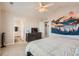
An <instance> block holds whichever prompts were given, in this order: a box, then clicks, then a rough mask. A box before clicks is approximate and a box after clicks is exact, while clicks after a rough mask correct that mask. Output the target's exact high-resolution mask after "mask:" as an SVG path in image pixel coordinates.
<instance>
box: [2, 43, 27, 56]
mask: <svg viewBox="0 0 79 59" xmlns="http://www.w3.org/2000/svg"><path fill="white" fill-rule="evenodd" d="M26 45H27V44H26V43H18V44H17V43H16V44H14V45H8V46H6V47H5V48H2V49H1V55H2V56H25V48H26Z"/></svg>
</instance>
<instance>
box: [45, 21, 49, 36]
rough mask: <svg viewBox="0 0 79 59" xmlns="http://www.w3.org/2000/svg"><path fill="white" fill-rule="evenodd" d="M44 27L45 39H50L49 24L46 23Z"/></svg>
mask: <svg viewBox="0 0 79 59" xmlns="http://www.w3.org/2000/svg"><path fill="white" fill-rule="evenodd" d="M44 26H45V37H48V28H49V26H48V22H45V23H44Z"/></svg>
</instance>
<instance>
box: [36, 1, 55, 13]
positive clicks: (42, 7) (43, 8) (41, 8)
mask: <svg viewBox="0 0 79 59" xmlns="http://www.w3.org/2000/svg"><path fill="white" fill-rule="evenodd" d="M38 5H39V6H38V7H37V8H36V9H37V10H38V11H39V12H46V11H48V7H50V6H52V5H53V4H45V3H44V2H40V3H39V4H38Z"/></svg>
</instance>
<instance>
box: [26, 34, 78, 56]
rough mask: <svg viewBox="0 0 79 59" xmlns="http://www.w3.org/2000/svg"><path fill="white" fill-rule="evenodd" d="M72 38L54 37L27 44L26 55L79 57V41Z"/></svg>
mask: <svg viewBox="0 0 79 59" xmlns="http://www.w3.org/2000/svg"><path fill="white" fill-rule="evenodd" d="M72 37H73V36H72ZM72 37H69V36H63V35H52V36H51V37H48V38H44V39H40V40H35V41H32V42H30V43H28V44H27V46H26V49H25V55H28V54H29V55H33V56H78V55H79V39H78V38H75V37H74V38H72Z"/></svg>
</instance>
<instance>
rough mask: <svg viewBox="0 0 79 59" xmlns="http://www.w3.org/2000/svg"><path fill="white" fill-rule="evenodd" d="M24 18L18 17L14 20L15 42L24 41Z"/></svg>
mask: <svg viewBox="0 0 79 59" xmlns="http://www.w3.org/2000/svg"><path fill="white" fill-rule="evenodd" d="M23 29H24V28H23V20H22V19H21V18H16V19H15V21H14V43H22V42H24V39H23Z"/></svg>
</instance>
